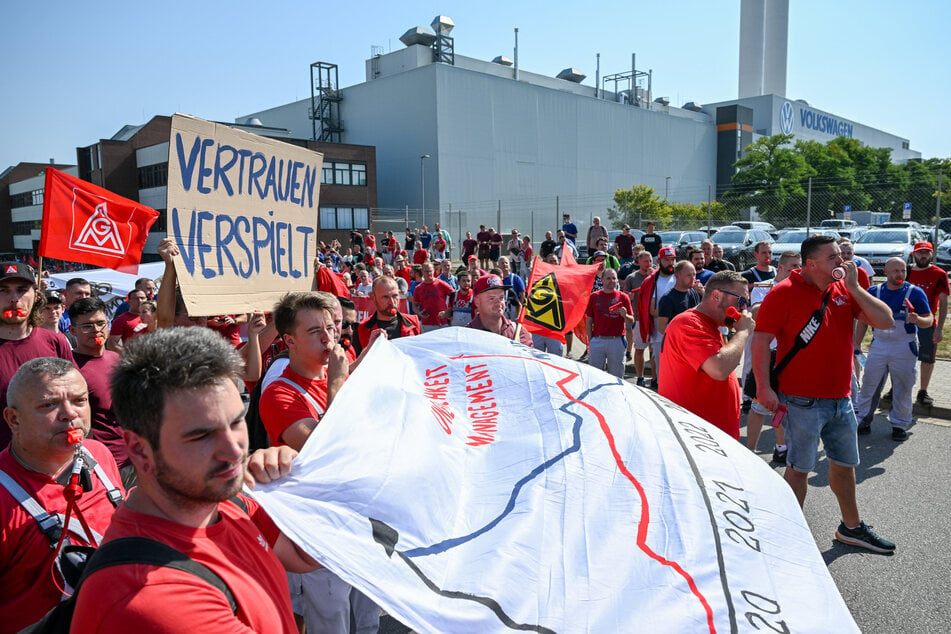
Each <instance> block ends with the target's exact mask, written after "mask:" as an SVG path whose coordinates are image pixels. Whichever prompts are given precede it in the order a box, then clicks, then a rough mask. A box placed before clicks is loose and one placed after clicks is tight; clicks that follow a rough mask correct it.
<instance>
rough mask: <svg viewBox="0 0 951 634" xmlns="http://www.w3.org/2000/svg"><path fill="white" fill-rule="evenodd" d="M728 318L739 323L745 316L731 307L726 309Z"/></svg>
mask: <svg viewBox="0 0 951 634" xmlns="http://www.w3.org/2000/svg"><path fill="white" fill-rule="evenodd" d="M726 316H727V317H729V318H730V319H732V320H734V321H739V319H740V317H742V316H743V315H742V314H741V313H740V311H738V310H737V309H736V308H734V307H733V306H730V307H728V308H727V309H726Z"/></svg>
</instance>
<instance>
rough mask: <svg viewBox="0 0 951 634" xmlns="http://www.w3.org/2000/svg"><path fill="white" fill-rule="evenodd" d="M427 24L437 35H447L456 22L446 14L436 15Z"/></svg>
mask: <svg viewBox="0 0 951 634" xmlns="http://www.w3.org/2000/svg"><path fill="white" fill-rule="evenodd" d="M429 26H431V27H433V31H435V32H436V33H438V34H439V35H449V34H450V33H452V30H453V29H454V28H456V23H455V22H453V21H452V18H450V17H449V16H448V15H437V16H436V17H435V18H433V21H432V22H431V23H430V25H429Z"/></svg>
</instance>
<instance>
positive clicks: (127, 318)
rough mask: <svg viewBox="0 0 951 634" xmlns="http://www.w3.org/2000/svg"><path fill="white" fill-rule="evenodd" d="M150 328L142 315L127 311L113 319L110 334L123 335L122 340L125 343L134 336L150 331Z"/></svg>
mask: <svg viewBox="0 0 951 634" xmlns="http://www.w3.org/2000/svg"><path fill="white" fill-rule="evenodd" d="M148 329H149V326H148V324H146V323H144V322H143V321H142V317H141V316H140V315H133V314H132V313H129V312H125V313H122V314H121V315H119V316H117V317H116V318H115V319H113V320H112V325H111V326H110V327H109V334H110V335H112V336H118V337H122V342H123V343H125V342H126V341H128V340H129V339H131V338H132V337H135V336H137V335H143V334H145V333H146V332H148Z"/></svg>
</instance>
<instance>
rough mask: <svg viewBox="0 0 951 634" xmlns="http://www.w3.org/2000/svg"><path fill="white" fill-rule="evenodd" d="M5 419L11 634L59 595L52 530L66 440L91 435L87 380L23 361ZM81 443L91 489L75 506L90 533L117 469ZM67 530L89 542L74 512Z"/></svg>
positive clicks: (0, 546)
mask: <svg viewBox="0 0 951 634" xmlns="http://www.w3.org/2000/svg"><path fill="white" fill-rule="evenodd" d="M4 391H5V392H6V390H4ZM3 416H4V419H5V422H4V424H3V426H4V427H5V428H7V425H9V429H11V430H12V433H13V440H12V442H11V443H10V446H9V447H7V448H6V449H5V450H3V451H2V452H0V471H2V473H3V474H5V476H6V478H9V481H10V482H12V483H13V484H14V487H11V486H9V483H7V482H3V483H0V485H2V486H0V534H2V535H3V539H0V614H3V625H2V626H0V629H2V630H3V631H5V632H17V631H19V630H21V629H23V628H24V627H26V626H28V625H30V624H32V623H35V622H37V621H39V620H40V618H42V617H43V615H44V614H46V613H47V612H48V611H49V610H51V609H52V608H53V607H54V606H55V605H56V604H57V603H59V601H61V600H62V598H63V593H62V591H61V590H60V589H59V588H58V587H57V584H61V580H60V577H59V573H58V572H57V573H55V577H54V574H53V570H54V565H55V564H54V556H55V555H56V551H54V550H53V547H54V546H55V545H56V540H57V537H58V533H57V532H55V529H56V528H57V526H58V525H60V524H62V519H61V517H59V516H61V515H62V514H63V513H65V511H66V497H65V495H64V491H65V489H64V485H65V484H66V481H67V479H68V478H69V477H70V475H71V471H72V468H73V465H74V459H75V457H76V453H75V452H76V445H75V444H71V443H70V442H69V438H68V437H67V432H68V431H70V430H73V433H77V432H78V433H79V435H80V436H88V434H89V427H90V407H89V394H88V391H87V389H86V382H85V381H84V380H83V377H82V375H81V374H80V373H79V372H78V371H77V370H76V367H75V366H74V365H73V364H72V363H70V362H69V361H66V360H65V359H57V358H55V357H42V358H39V359H32V360H30V361H27V362H26V363H24V364H23V367H21V368H20V369H19V370H18V371H17V373H16V374H15V375H14V376H13V378H12V380H11V381H10V386H9V403H8V404H7V407H6V408H5V409H4V410H3ZM82 445H83V449H84V451H85V452H86V455H87V458H86V459H87V460H88V461H89V462H88V463H87V465H88V466H89V467H92V465H93V464H95V465H96V467H94V468H92V469H91V473H90V484H91V488H90V490H89V491H86V492H85V493H83V495H82V496H81V497H80V498H79V499H78V500H77V505H78V508H79V509H80V511H81V512H82V515H83V518H84V519H85V520H86V522H87V524H88V525H89V527H90V528H91V529H92V530H93V531H94V536H95V535H102V534H103V533H105V532H106V529H107V528H108V527H109V522H110V520H111V519H112V515H113V513H114V512H115V506H116V505H118V504H119V502H121V501H122V489H121V486H120V484H119V472H118V470H117V469H116V463H115V461H114V460H113V459H112V456H111V455H110V453H109V450H108V449H106V447H104V446H103V445H102V444H100V443H98V442H96V441H95V440H90V439H88V438H86V440H84V441H83V443H82ZM100 474H101V475H100ZM107 481H108V482H107ZM15 487H19V488H20V489H22V491H23V493H24V495H26V496H29V497H28V498H25V499H32V500H33V501H34V502H36V504H38V505H39V508H40V510H41V511H42V513H41V514H37V513H34V512H31V511H30V510H29V509H28V508H27V507H26V506H24V505H23V504H21V502H19V501H18V500H17V499H16V498H15V497H14V496H13V492H14V489H15ZM110 495H112V498H111V500H110ZM43 514H45V518H44V515H43ZM50 520H51V521H50ZM47 521H49V523H47ZM41 527H42V528H41ZM68 532H69V539H70V541H71V542H72V543H73V544H77V545H94V544H89V541H88V540H89V538H88V537H87V535H86V532H85V531H84V530H83V528H82V526H81V525H80V524H79V522H77V521H76V516H75V515H73V516H72V517H71V520H70V528H69V531H68Z"/></svg>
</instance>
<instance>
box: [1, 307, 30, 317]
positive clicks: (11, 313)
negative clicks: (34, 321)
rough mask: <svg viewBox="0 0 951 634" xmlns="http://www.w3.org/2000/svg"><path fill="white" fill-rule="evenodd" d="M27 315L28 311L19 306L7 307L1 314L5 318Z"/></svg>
mask: <svg viewBox="0 0 951 634" xmlns="http://www.w3.org/2000/svg"><path fill="white" fill-rule="evenodd" d="M27 315H29V313H28V312H26V310H25V309H23V308H19V307H18V308H8V309H7V310H5V311H3V316H4V317H6V318H7V319H13V318H14V317H26V316H27Z"/></svg>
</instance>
